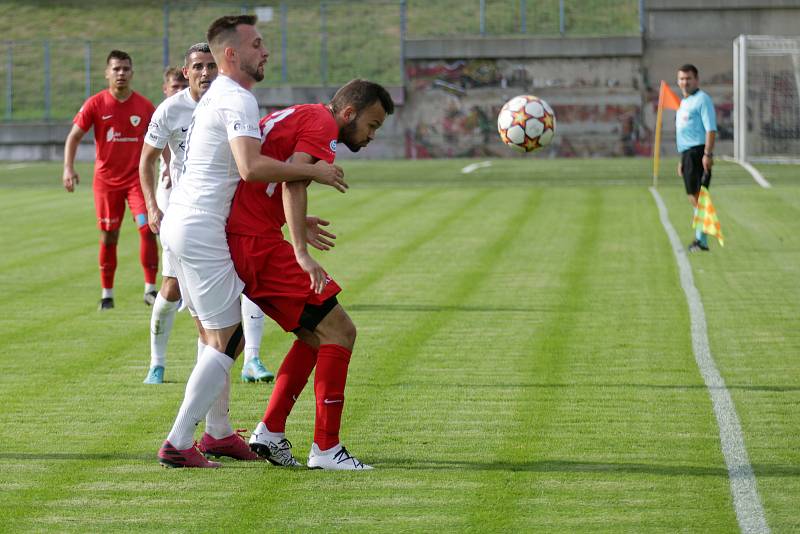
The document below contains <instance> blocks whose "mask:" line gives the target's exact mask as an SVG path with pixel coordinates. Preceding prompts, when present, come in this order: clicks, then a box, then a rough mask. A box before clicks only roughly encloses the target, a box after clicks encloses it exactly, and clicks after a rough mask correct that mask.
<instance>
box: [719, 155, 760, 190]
mask: <svg viewBox="0 0 800 534" xmlns="http://www.w3.org/2000/svg"><path fill="white" fill-rule="evenodd" d="M720 159H722V161H730V162H731V163H738V164H739V165H741V166H742V167H744V170H746V171H747V172H749V173H750V176H752V177H753V180H755V181H756V183H757V184H758V185H760V186H761V187H763V188H764V189H769V188H770V187H772V184H771V183H769V182H768V181H767V179H766V178H764V175H763V174H761V173H760V172H758V169H756V168H755V167H753V166H752V165H750V164H749V163H747V162H746V161H741V160H738V159H736V158H732V157H730V156H720Z"/></svg>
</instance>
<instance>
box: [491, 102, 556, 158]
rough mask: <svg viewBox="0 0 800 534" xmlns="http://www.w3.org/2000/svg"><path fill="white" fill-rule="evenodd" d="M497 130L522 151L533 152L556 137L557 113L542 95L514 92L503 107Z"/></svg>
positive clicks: (505, 139)
mask: <svg viewBox="0 0 800 534" xmlns="http://www.w3.org/2000/svg"><path fill="white" fill-rule="evenodd" d="M497 131H498V132H500V139H502V140H503V142H504V143H505V144H507V145H508V146H510V147H512V148H514V149H516V150H519V151H520V152H533V151H534V150H537V149H539V148H542V147H545V146H547V145H549V144H550V142H551V141H552V140H553V136H554V135H555V133H556V115H555V113H553V108H551V107H550V105H549V104H548V103H547V102H545V101H544V100H542V99H541V98H539V97H536V96H532V95H520V96H515V97H514V98H512V99H511V100H509V101H508V102H506V103H505V105H503V107H502V109H500V114H499V115H498V116H497Z"/></svg>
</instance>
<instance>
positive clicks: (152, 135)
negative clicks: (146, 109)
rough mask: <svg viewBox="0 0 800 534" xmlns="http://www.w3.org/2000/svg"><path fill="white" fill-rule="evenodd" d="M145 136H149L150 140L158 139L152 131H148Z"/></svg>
mask: <svg viewBox="0 0 800 534" xmlns="http://www.w3.org/2000/svg"><path fill="white" fill-rule="evenodd" d="M147 137H149V138H150V140H151V141H156V142H157V141H158V136H157V135H156V134H154V133H153V132H150V133H148V134H147Z"/></svg>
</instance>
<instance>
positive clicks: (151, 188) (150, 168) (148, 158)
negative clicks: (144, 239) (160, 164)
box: [139, 143, 169, 234]
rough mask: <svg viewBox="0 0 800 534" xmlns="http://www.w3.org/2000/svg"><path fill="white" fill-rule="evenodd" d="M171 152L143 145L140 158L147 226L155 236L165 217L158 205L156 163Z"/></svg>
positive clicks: (140, 177)
mask: <svg viewBox="0 0 800 534" xmlns="http://www.w3.org/2000/svg"><path fill="white" fill-rule="evenodd" d="M162 152H164V153H167V152H169V150H164V149H163V148H156V147H154V146H152V145H149V144H147V143H143V144H142V156H141V158H139V181H140V182H141V184H142V193H143V194H144V202H145V204H146V205H147V224H148V225H149V226H150V230H152V232H153V233H154V234H157V233H158V232H159V230H160V229H161V218H162V217H163V216H164V214H163V213H161V210H160V209H158V204H157V203H156V185H155V179H156V172H155V168H156V162H157V161H158V158H159V156H161V153H162Z"/></svg>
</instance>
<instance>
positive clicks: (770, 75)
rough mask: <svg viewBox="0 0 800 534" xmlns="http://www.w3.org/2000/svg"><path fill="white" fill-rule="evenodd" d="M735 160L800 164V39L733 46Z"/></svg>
mask: <svg viewBox="0 0 800 534" xmlns="http://www.w3.org/2000/svg"><path fill="white" fill-rule="evenodd" d="M733 109H734V116H733V138H734V156H735V157H736V159H738V160H740V161H753V162H786V163H800V37H775V36H768V35H740V36H739V37H737V38H736V40H735V41H734V42H733Z"/></svg>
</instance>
